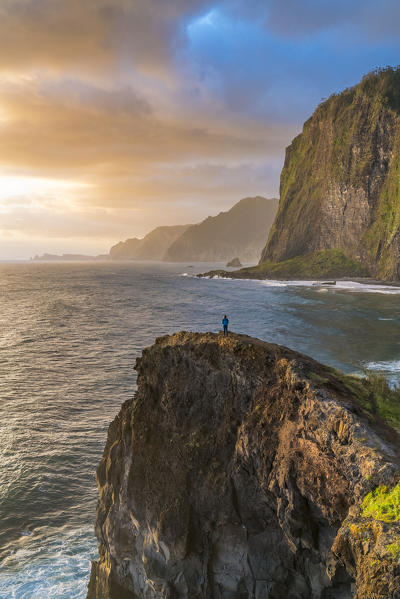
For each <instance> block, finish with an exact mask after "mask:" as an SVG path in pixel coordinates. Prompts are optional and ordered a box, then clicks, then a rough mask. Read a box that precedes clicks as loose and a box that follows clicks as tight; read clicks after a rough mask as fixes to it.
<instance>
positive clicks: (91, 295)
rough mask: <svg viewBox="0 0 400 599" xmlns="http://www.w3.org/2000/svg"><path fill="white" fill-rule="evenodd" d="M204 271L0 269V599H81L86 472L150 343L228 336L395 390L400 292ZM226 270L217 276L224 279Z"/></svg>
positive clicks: (91, 540)
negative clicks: (380, 379) (370, 377)
mask: <svg viewBox="0 0 400 599" xmlns="http://www.w3.org/2000/svg"><path fill="white" fill-rule="evenodd" d="M218 266H219V265H215V264H213V265H210V264H195V265H189V264H183V265H182V264H156V263H100V262H96V263H49V264H46V263H35V262H33V263H15V264H11V263H3V264H0V298H1V311H0V330H1V335H0V560H1V561H0V598H1V599H11V598H16V599H47V598H51V599H78V598H84V597H85V595H86V587H87V583H88V577H89V571H90V560H91V559H94V558H96V554H97V542H96V539H95V537H94V532H93V525H94V521H95V510H96V503H97V489H96V482H95V469H96V466H97V463H98V462H99V460H100V457H101V454H102V450H103V447H104V444H105V441H106V435H107V427H108V425H109V423H110V422H111V421H112V419H113V418H114V416H115V415H116V414H117V412H118V410H119V407H120V405H121V403H122V402H123V401H125V400H126V399H129V398H131V397H132V396H133V394H134V391H135V380H136V379H135V371H134V369H133V367H134V363H135V359H136V357H137V356H139V355H140V352H141V350H142V349H143V348H144V347H146V346H148V345H151V344H152V342H153V340H154V339H155V337H158V336H160V335H165V334H169V333H173V332H176V331H179V330H183V329H184V330H190V331H218V330H219V328H220V322H221V318H222V316H223V314H225V313H226V314H227V315H228V317H229V319H230V328H231V329H232V330H233V331H235V332H240V333H246V334H248V335H252V336H255V337H259V338H260V339H264V340H267V341H272V342H275V343H279V344H283V345H286V346H289V347H291V348H293V349H296V350H298V351H301V352H303V353H306V354H309V355H311V356H312V357H314V358H316V359H317V360H320V361H322V362H325V363H327V364H329V365H331V366H335V367H338V368H341V369H343V370H344V371H346V372H362V371H363V369H365V368H373V369H378V370H383V371H384V372H385V373H386V375H387V376H388V377H389V378H390V380H391V381H392V382H393V383H396V382H397V381H398V380H399V378H400V335H399V331H400V328H399V325H400V302H399V300H400V288H395V287H376V288H375V287H374V286H363V285H359V284H357V283H351V282H346V283H343V284H340V286H339V285H338V286H335V287H332V288H328V287H317V286H312V285H311V284H310V283H305V282H301V281H294V282H288V283H282V282H273V281H272V282H271V281H268V282H267V281H243V280H230V279H197V278H196V277H195V276H194V274H195V273H196V272H202V271H206V270H209V269H210V268H215V267H218ZM221 266H222V265H221Z"/></svg>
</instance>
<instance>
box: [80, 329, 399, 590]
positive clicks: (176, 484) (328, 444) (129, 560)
mask: <svg viewBox="0 0 400 599" xmlns="http://www.w3.org/2000/svg"><path fill="white" fill-rule="evenodd" d="M136 368H137V371H138V391H137V393H136V396H135V398H134V400H132V401H128V402H126V403H125V404H124V405H123V406H122V409H121V411H120V413H119V414H118V416H117V417H116V419H115V420H114V422H113V423H112V424H111V425H110V429H109V433H108V440H107V444H106V447H105V450H104V456H103V459H102V461H101V462H100V465H99V467H98V472H97V476H98V485H99V491H100V501H99V506H98V512H97V522H96V534H97V537H98V539H99V543H100V546H99V552H100V558H99V560H98V562H95V563H94V564H93V568H92V575H91V580H90V584H89V591H88V599H120V598H126V599H128V598H129V599H133V598H137V599H142V598H143V599H144V598H146V599H156V598H165V599H167V598H170V599H172V598H179V599H181V598H182V599H208V598H210V599H235V598H237V599H239V598H241V599H247V598H249V599H250V598H252V599H278V598H279V599H282V598H285V599H335V598H336V599H339V598H340V599H346V598H350V597H356V598H357V599H368V598H379V599H381V598H382V599H383V597H385V598H388V599H389V598H390V599H397V598H398V597H399V596H400V576H399V563H398V560H397V562H396V559H395V558H394V557H393V556H392V555H390V554H389V553H388V552H387V551H385V547H386V545H387V543H390V542H393V539H394V538H396V535H399V537H398V538H400V530H399V527H398V526H397V525H395V524H394V525H388V524H384V523H380V522H376V521H373V520H371V519H369V518H362V517H361V515H360V504H361V501H362V499H363V497H364V496H365V495H366V493H368V492H369V491H370V490H372V489H373V488H374V487H375V486H377V485H379V484H383V483H384V484H389V485H393V484H395V483H396V482H397V480H398V479H399V476H400V470H399V466H398V457H399V446H398V444H397V443H398V437H397V436H396V434H395V433H394V432H393V431H392V430H391V429H389V428H387V429H386V428H385V427H382V426H380V428H376V429H374V427H373V425H370V424H369V423H368V418H367V417H366V415H365V414H364V413H363V412H362V409H361V408H360V407H359V406H357V405H356V402H355V398H354V397H352V396H351V393H350V391H349V390H348V389H347V388H346V387H345V386H344V384H343V383H342V382H341V381H340V380H339V379H337V378H336V377H335V375H334V374H333V373H332V370H331V369H328V368H326V367H324V366H322V365H320V364H318V363H317V362H315V361H313V360H312V359H310V358H308V357H306V356H303V355H300V354H298V353H296V352H293V351H291V350H289V349H287V348H284V347H280V346H277V345H272V344H268V343H264V342H261V341H259V340H256V339H251V338H248V337H245V336H243V335H236V334H231V335H230V336H229V337H221V336H218V335H214V334H211V333H208V334H193V333H184V332H182V333H178V334H176V335H173V336H171V337H162V338H160V339H157V341H156V343H155V344H154V345H153V346H152V347H151V348H149V349H146V350H144V352H143V356H142V358H140V359H138V361H137V366H136ZM313 381H314V382H313ZM315 381H319V382H318V384H317V383H316V382H315ZM356 413H357V414H358V415H357V414H356ZM377 431H378V432H377ZM367 475H368V476H367ZM372 481H373V482H372ZM357 523H361V524H362V526H363V527H364V528H363V529H362V531H361V533H360V534H359V533H358V528H357ZM358 526H359V527H360V524H358ZM364 529H365V531H366V532H365V531H364ZM363 531H364V532H365V534H364V532H363ZM382 593H386V594H382Z"/></svg>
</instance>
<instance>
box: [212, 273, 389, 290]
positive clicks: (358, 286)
mask: <svg viewBox="0 0 400 599" xmlns="http://www.w3.org/2000/svg"><path fill="white" fill-rule="evenodd" d="M203 278H205V279H213V280H216V279H218V280H220V281H223V280H225V281H249V282H251V283H257V284H259V285H260V284H261V285H263V286H265V287H311V288H312V289H314V290H315V291H318V292H320V291H337V290H340V291H349V292H352V293H382V294H386V295H399V294H400V287H395V286H393V285H384V284H379V283H358V282H357V281H336V284H335V285H329V284H324V282H323V281H316V280H313V281H311V280H310V281H308V280H292V281H279V280H275V279H235V278H232V277H221V276H219V275H214V276H207V277H203Z"/></svg>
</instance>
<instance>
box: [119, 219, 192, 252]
mask: <svg viewBox="0 0 400 599" xmlns="http://www.w3.org/2000/svg"><path fill="white" fill-rule="evenodd" d="M190 226H191V225H174V226H171V227H156V228H155V229H153V230H152V231H150V233H148V234H147V235H145V237H143V239H138V238H137V237H134V238H133V239H127V240H126V241H120V242H119V243H117V244H116V245H114V246H113V247H112V248H111V249H110V258H111V260H163V258H164V256H165V252H166V251H167V249H168V248H169V246H170V245H171V244H172V243H174V241H176V239H178V237H180V236H181V235H182V233H184V232H185V231H186V230H187V229H188V228H189V227H190Z"/></svg>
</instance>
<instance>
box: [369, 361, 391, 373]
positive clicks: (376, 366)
mask: <svg viewBox="0 0 400 599" xmlns="http://www.w3.org/2000/svg"><path fill="white" fill-rule="evenodd" d="M365 367H366V368H367V369H368V370H380V371H382V372H395V373H400V360H388V361H386V362H367V363H366V364H365Z"/></svg>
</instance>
